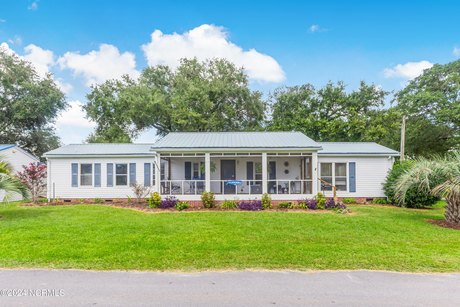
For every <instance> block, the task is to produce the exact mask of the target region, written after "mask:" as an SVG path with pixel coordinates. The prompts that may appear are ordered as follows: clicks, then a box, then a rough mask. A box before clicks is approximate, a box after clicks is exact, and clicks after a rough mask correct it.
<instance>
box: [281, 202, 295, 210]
mask: <svg viewBox="0 0 460 307" xmlns="http://www.w3.org/2000/svg"><path fill="white" fill-rule="evenodd" d="M291 207H292V203H291V202H288V201H283V202H280V203H279V204H278V208H279V209H290V208H291Z"/></svg>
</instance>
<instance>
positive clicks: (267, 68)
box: [142, 24, 285, 82]
mask: <svg viewBox="0 0 460 307" xmlns="http://www.w3.org/2000/svg"><path fill="white" fill-rule="evenodd" d="M142 50H143V51H144V54H145V57H146V58H147V62H148V64H149V65H151V66H154V65H159V64H163V65H169V66H171V67H172V68H176V67H177V66H178V64H179V60H180V59H181V58H193V57H196V58H197V59H199V60H206V59H211V58H226V59H227V60H229V61H231V62H233V63H235V65H238V66H242V67H244V69H245V70H246V72H247V73H248V76H249V77H250V78H251V79H253V80H258V81H266V82H281V81H283V80H284V79H285V75H284V71H283V69H282V68H281V66H280V65H279V64H278V62H277V61H276V60H275V59H274V58H272V57H271V56H269V55H266V54H263V53H260V52H258V51H256V50H255V49H249V50H243V48H241V47H240V46H238V45H236V44H234V43H232V42H231V41H229V39H228V35H227V33H226V32H225V30H224V29H223V28H222V27H218V26H214V25H208V24H203V25H201V26H199V27H196V28H194V29H192V30H190V31H188V32H185V33H183V34H178V33H173V34H163V33H162V32H161V31H160V30H155V31H154V32H153V33H152V35H151V41H150V42H149V43H147V44H145V45H142Z"/></svg>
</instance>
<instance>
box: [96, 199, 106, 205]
mask: <svg viewBox="0 0 460 307" xmlns="http://www.w3.org/2000/svg"><path fill="white" fill-rule="evenodd" d="M94 203H95V204H103V203H104V200H103V199H102V198H95V199H94Z"/></svg>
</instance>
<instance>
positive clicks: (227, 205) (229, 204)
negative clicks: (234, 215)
mask: <svg viewBox="0 0 460 307" xmlns="http://www.w3.org/2000/svg"><path fill="white" fill-rule="evenodd" d="M220 207H221V208H222V209H236V208H238V204H237V202H236V201H234V200H224V202H223V203H222V204H221V205H220Z"/></svg>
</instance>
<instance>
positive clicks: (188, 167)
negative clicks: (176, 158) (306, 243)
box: [185, 162, 192, 180]
mask: <svg viewBox="0 0 460 307" xmlns="http://www.w3.org/2000/svg"><path fill="white" fill-rule="evenodd" d="M185 180H192V162H185Z"/></svg>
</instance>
